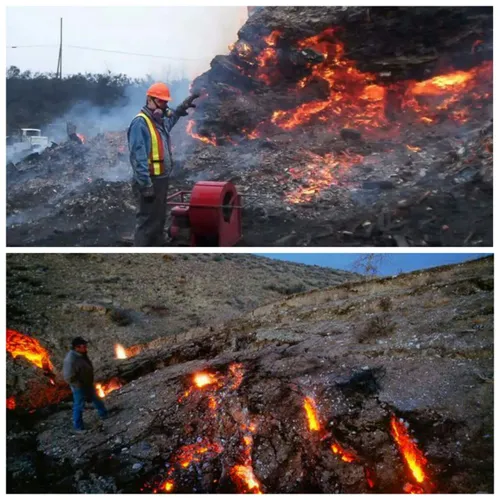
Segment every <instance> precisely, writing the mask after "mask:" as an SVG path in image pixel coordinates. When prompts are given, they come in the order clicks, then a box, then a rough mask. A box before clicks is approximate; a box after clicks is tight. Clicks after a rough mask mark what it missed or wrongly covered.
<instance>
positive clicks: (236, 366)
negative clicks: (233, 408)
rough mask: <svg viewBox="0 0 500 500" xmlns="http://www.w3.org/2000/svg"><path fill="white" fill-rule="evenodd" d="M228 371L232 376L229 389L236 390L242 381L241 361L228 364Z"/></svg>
mask: <svg viewBox="0 0 500 500" xmlns="http://www.w3.org/2000/svg"><path fill="white" fill-rule="evenodd" d="M229 372H230V373H231V376H232V377H233V383H232V384H231V389H233V390H236V389H238V387H239V386H240V385H241V382H243V374H244V372H243V365H242V364H241V363H233V364H232V365H230V366H229Z"/></svg>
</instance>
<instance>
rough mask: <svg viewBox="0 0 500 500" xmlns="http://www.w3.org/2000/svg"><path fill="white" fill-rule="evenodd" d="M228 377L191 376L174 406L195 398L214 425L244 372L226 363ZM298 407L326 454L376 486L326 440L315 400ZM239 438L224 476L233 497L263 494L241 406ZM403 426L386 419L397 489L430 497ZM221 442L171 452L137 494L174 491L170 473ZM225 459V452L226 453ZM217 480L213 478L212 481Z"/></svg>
mask: <svg viewBox="0 0 500 500" xmlns="http://www.w3.org/2000/svg"><path fill="white" fill-rule="evenodd" d="M228 371H229V373H228V374H227V375H226V376H222V375H220V374H217V373H212V372H209V371H203V372H197V373H195V374H193V376H192V383H191V386H190V387H189V388H188V389H187V390H185V391H184V393H183V394H182V395H181V396H180V397H179V398H178V402H179V403H183V402H185V401H186V400H187V399H188V398H190V397H192V396H193V395H195V394H197V396H198V401H197V402H198V403H199V402H204V403H203V404H205V405H206V407H208V412H209V418H210V419H211V420H213V422H214V423H216V422H217V418H221V417H220V415H218V414H217V410H218V409H221V404H220V403H221V402H222V400H223V399H224V398H226V397H228V396H229V395H230V393H232V392H233V391H235V390H237V389H238V388H239V386H240V385H241V383H242V380H243V376H244V372H243V365H242V364H232V365H230V366H229V370H228ZM303 408H304V411H305V421H306V422H307V427H308V429H309V431H310V433H311V434H312V435H313V436H316V437H317V438H318V440H319V442H327V443H328V447H329V449H330V450H331V452H332V453H333V454H334V455H336V456H338V457H339V458H340V460H342V461H343V462H346V463H357V464H359V465H362V466H363V469H364V474H365V479H366V482H367V485H368V487H369V488H370V489H373V488H375V487H376V476H375V471H374V469H373V468H372V467H371V466H369V465H368V464H366V463H364V460H362V458H360V456H359V455H358V454H357V453H356V452H355V451H353V450H349V449H347V448H345V447H343V446H342V445H341V444H340V442H339V441H338V440H337V439H336V438H334V437H332V433H331V432H329V431H327V430H326V429H325V427H324V425H323V423H322V419H321V417H320V415H319V412H318V409H317V404H316V401H315V399H314V398H313V397H311V396H306V397H304V400H303ZM236 420H237V423H238V427H239V433H240V435H241V436H240V438H241V444H240V451H239V453H238V458H237V459H236V463H233V464H232V465H231V466H230V469H229V477H230V479H231V481H232V483H233V485H234V486H235V487H236V489H237V491H238V492H239V493H254V494H262V493H263V492H265V487H264V485H262V484H261V482H260V480H259V478H258V477H257V476H256V475H255V472H254V469H253V465H252V446H253V442H254V435H255V433H256V432H257V423H256V419H252V418H251V417H250V416H249V414H248V410H247V409H246V408H244V407H243V408H241V411H240V412H239V413H238V418H237V419H236ZM407 428H408V424H407V423H405V422H404V421H403V420H402V419H397V418H396V416H395V415H391V420H390V433H391V436H392V438H393V440H394V442H395V443H396V445H397V448H398V451H399V454H400V455H401V458H402V460H403V462H404V463H405V464H406V466H407V468H408V476H409V477H410V479H409V481H408V482H407V483H406V484H405V485H404V488H403V491H404V492H406V493H413V494H414V493H431V492H432V491H433V489H434V485H433V484H432V483H431V482H430V480H429V476H428V473H427V471H426V464H427V459H426V458H425V456H424V454H423V452H422V451H421V450H419V448H418V447H417V445H416V443H415V441H414V440H413V439H412V438H411V436H410V433H409V431H408V429H407ZM226 441H227V440H226V439H224V438H223V437H222V436H218V437H214V438H213V439H209V438H208V437H203V438H198V440H197V442H196V443H194V444H186V445H184V446H181V447H180V448H179V449H178V450H177V451H175V452H174V453H173V454H172V455H171V457H170V458H169V461H168V462H167V464H166V465H167V472H166V474H165V477H164V478H163V479H162V480H160V481H156V483H153V484H152V483H149V482H147V483H146V484H145V485H144V488H143V489H141V491H145V490H148V491H152V492H153V493H173V492H175V491H176V486H177V484H176V480H175V477H176V473H178V472H179V471H181V470H182V469H187V468H188V467H190V466H191V465H196V464H199V463H200V462H201V461H203V460H213V459H215V458H216V457H218V456H219V455H221V454H222V453H223V452H224V451H225V450H224V443H225V442H226ZM229 454H230V455H231V453H229ZM216 482H218V480H214V483H216Z"/></svg>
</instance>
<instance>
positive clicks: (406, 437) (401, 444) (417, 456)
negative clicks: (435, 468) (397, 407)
mask: <svg viewBox="0 0 500 500" xmlns="http://www.w3.org/2000/svg"><path fill="white" fill-rule="evenodd" d="M391 434H392V437H393V438H394V441H395V442H396V444H397V445H398V449H399V452H400V453H401V455H402V457H403V459H404V461H405V462H406V465H407V466H408V468H409V469H410V471H411V473H412V476H413V477H414V479H415V481H417V483H419V484H423V483H425V482H426V481H427V480H428V477H427V474H426V471H425V467H426V465H427V459H426V458H425V456H424V454H423V452H421V451H420V450H419V449H418V447H417V445H416V444H415V442H414V440H413V439H412V438H411V436H410V434H409V432H408V430H407V428H406V426H405V424H404V423H402V422H401V421H399V420H398V419H397V418H396V416H395V415H393V416H392V417H391Z"/></svg>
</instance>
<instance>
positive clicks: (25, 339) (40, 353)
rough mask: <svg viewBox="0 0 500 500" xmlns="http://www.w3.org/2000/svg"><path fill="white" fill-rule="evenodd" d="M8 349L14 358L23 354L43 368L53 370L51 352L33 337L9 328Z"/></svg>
mask: <svg viewBox="0 0 500 500" xmlns="http://www.w3.org/2000/svg"><path fill="white" fill-rule="evenodd" d="M7 351H8V352H10V353H11V354H12V356H13V357H14V358H17V357H18V356H22V357H24V358H26V359H27V360H28V361H31V362H32V363H33V364H35V365H36V366H38V367H39V368H42V370H45V371H53V366H52V363H51V362H50V358H49V353H48V352H47V351H46V350H45V349H44V348H43V347H42V346H41V345H40V343H39V342H38V340H36V339H35V338H33V337H29V336H28V335H23V334H22V333H19V332H16V331H15V330H7Z"/></svg>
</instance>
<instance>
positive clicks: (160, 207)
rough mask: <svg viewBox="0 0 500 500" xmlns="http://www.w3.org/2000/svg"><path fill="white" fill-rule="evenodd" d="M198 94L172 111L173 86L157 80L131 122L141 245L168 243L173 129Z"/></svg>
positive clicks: (138, 241)
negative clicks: (168, 195) (166, 224)
mask: <svg viewBox="0 0 500 500" xmlns="http://www.w3.org/2000/svg"><path fill="white" fill-rule="evenodd" d="M197 97H198V94H193V95H192V96H191V97H188V98H187V99H185V100H184V101H183V102H182V104H180V105H179V106H178V107H177V108H176V109H175V110H171V109H170V108H169V107H168V102H169V101H170V99H171V96H170V89H169V88H168V87H167V86H166V85H165V84H164V83H161V82H158V83H154V84H153V85H151V87H149V89H148V91H147V92H146V105H145V106H144V107H143V108H142V109H141V111H140V113H139V114H138V115H137V116H136V117H135V118H134V119H133V120H132V123H131V124H130V127H129V129H128V133H127V137H128V145H129V152H130V163H131V164H132V169H133V172H134V180H133V191H134V196H135V198H136V201H137V206H138V210H137V214H136V228H135V235H134V245H135V246H137V247H150V246H162V245H164V244H165V238H164V234H163V231H164V226H165V221H166V217H167V191H168V178H169V175H170V173H171V171H172V170H173V166H174V165H173V158H172V146H171V142H170V131H171V130H172V128H173V126H174V125H175V124H176V123H177V121H178V120H179V118H180V117H181V116H187V114H188V112H187V110H188V109H189V108H194V107H195V105H194V104H193V101H194V99H196V98H197Z"/></svg>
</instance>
